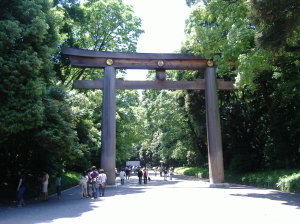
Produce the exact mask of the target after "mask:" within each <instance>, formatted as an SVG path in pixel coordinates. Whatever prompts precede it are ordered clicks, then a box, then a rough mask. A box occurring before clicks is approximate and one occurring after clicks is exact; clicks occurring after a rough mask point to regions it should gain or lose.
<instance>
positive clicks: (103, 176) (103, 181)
mask: <svg viewBox="0 0 300 224" xmlns="http://www.w3.org/2000/svg"><path fill="white" fill-rule="evenodd" d="M106 181H107V176H106V174H105V173H104V169H100V175H99V190H100V197H104V193H105V188H106Z"/></svg>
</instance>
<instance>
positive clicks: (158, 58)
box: [62, 47, 213, 70]
mask: <svg viewBox="0 0 300 224" xmlns="http://www.w3.org/2000/svg"><path fill="white" fill-rule="evenodd" d="M62 53H63V54H64V55H68V56H69V59H70V62H71V65H72V66H74V67H79V68H104V67H106V66H113V67H115V68H116V69H150V70H205V68H207V67H208V66H213V63H212V62H211V61H209V60H208V59H204V58H202V57H201V56H195V55H192V54H157V53H124V52H107V51H92V50H83V49H75V48H68V47H64V48H62Z"/></svg>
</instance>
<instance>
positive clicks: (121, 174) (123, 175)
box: [119, 169, 126, 185]
mask: <svg viewBox="0 0 300 224" xmlns="http://www.w3.org/2000/svg"><path fill="white" fill-rule="evenodd" d="M119 176H120V179H121V184H122V185H123V184H124V182H125V177H126V173H125V171H124V169H122V170H121V172H120V174H119Z"/></svg>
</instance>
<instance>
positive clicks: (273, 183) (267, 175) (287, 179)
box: [175, 167, 300, 193]
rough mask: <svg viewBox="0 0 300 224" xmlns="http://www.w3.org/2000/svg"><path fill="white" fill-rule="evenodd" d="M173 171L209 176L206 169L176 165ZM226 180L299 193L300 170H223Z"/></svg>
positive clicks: (188, 174) (203, 176) (200, 176)
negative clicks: (244, 171) (252, 171)
mask: <svg viewBox="0 0 300 224" xmlns="http://www.w3.org/2000/svg"><path fill="white" fill-rule="evenodd" d="M175 173H178V174H183V175H187V176H195V177H199V178H209V175H208V169H207V168H200V167H177V168H175ZM225 180H226V182H231V183H236V184H243V185H249V186H255V187H263V188H270V189H276V190H281V191H285V192H292V193H300V170H274V171H264V172H255V173H243V174H238V173H235V172H230V171H225Z"/></svg>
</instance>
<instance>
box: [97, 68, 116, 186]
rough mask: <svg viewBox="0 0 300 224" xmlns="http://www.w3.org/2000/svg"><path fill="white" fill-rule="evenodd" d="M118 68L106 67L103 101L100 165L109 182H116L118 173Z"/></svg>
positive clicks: (110, 183)
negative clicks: (116, 169)
mask: <svg viewBox="0 0 300 224" xmlns="http://www.w3.org/2000/svg"><path fill="white" fill-rule="evenodd" d="M115 87H116V69H115V68H114V67H112V66H106V67H105V68H104V85H103V101H102V151H101V164H100V167H101V168H103V169H104V170H105V173H106V175H107V184H109V185H113V184H115V179H116V173H115V167H116V88H115Z"/></svg>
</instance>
